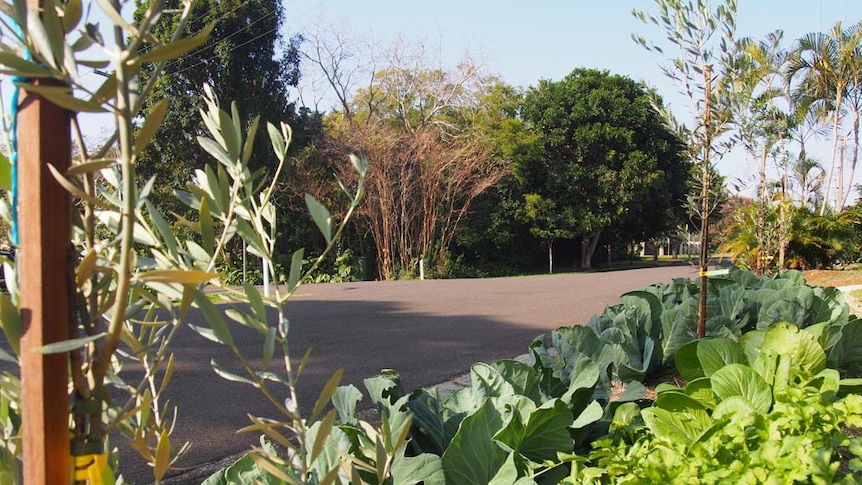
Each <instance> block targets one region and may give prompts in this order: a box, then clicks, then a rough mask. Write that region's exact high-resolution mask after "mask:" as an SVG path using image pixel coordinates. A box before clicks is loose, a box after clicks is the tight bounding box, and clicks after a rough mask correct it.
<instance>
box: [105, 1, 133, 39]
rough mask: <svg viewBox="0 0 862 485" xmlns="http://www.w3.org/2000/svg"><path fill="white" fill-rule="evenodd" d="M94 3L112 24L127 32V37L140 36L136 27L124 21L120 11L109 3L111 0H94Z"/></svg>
mask: <svg viewBox="0 0 862 485" xmlns="http://www.w3.org/2000/svg"><path fill="white" fill-rule="evenodd" d="M96 3H97V4H99V7H101V9H102V12H104V13H105V15H107V16H108V18H109V19H110V20H111V22H113V24H114V25H115V26H117V27H120V28H121V29H123V31H125V32H126V33H127V34H129V37H140V36H141V34H140V33H139V32H138V29H136V28H135V27H132V25H131V24H129V23H128V22H126V20H125V19H124V18H123V16H122V15H120V12H118V11H117V9H116V8H114V6H113V5H112V4H111V0H96Z"/></svg>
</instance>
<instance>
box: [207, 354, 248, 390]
mask: <svg viewBox="0 0 862 485" xmlns="http://www.w3.org/2000/svg"><path fill="white" fill-rule="evenodd" d="M210 365H212V367H213V370H214V371H215V373H216V374H218V375H219V376H220V377H221V378H222V379H227V380H229V381H233V382H242V383H243V384H251V385H252V386H254V385H255V383H254V381H252V380H251V379H247V378H245V377H242V376H238V375H236V374H234V373H233V372H228V371H226V370H224V369H222V368H221V366H220V365H218V363H217V362H216V361H215V359H212V360H211V361H210Z"/></svg>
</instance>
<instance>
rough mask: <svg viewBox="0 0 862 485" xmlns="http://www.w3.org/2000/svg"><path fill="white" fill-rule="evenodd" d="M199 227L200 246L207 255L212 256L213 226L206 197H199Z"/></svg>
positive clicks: (213, 243)
mask: <svg viewBox="0 0 862 485" xmlns="http://www.w3.org/2000/svg"><path fill="white" fill-rule="evenodd" d="M198 217H200V227H201V244H202V245H203V247H204V249H205V250H206V252H207V253H208V254H212V252H213V251H214V249H215V227H214V225H213V218H212V214H210V206H209V203H208V202H207V199H206V197H201V206H200V213H199V215H198Z"/></svg>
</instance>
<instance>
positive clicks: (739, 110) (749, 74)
mask: <svg viewBox="0 0 862 485" xmlns="http://www.w3.org/2000/svg"><path fill="white" fill-rule="evenodd" d="M783 35H784V34H783V32H782V31H780V30H776V31H775V32H772V33H770V34H769V35H767V37H766V39H765V40H762V41H760V42H754V41H753V40H751V39H749V38H744V39H742V40H740V41H739V42H738V43H737V45H736V48H737V52H738V53H739V55H738V56H737V57H736V59H735V60H736V63H735V69H734V83H733V86H734V94H735V96H733V101H734V106H735V110H734V120H735V124H736V125H737V127H738V131H739V139H740V141H741V142H742V145H743V146H744V147H745V149H746V151H748V152H749V154H751V156H752V157H755V158H759V159H760V172H759V175H760V191H759V195H758V203H757V206H758V218H757V219H758V222H757V240H758V241H759V243H758V249H757V252H758V258H757V264H756V265H755V271H756V273H757V274H762V271H763V263H764V262H765V248H764V241H765V237H766V234H765V230H766V213H767V211H768V207H767V205H768V204H769V203H770V199H771V198H770V197H768V194H767V178H766V160H767V158H768V156H769V154H770V153H772V152H773V151H774V149H775V148H776V147H777V146H778V145H779V144H780V143H781V142H782V141H783V140H785V139H787V128H788V125H789V120H790V118H791V116H790V115H789V114H787V113H785V112H783V111H782V109H781V108H780V107H779V104H777V101H778V100H779V98H780V97H781V96H782V95H783V93H784V92H785V89H784V84H785V82H784V77H783V75H782V74H783V71H784V70H785V67H786V64H787V59H788V53H787V51H786V50H785V49H784V48H783V47H782V46H781V42H782V39H783Z"/></svg>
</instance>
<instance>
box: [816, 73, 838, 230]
mask: <svg viewBox="0 0 862 485" xmlns="http://www.w3.org/2000/svg"><path fill="white" fill-rule="evenodd" d="M843 98H844V90H843V89H841V87H840V86H839V89H838V92H837V93H836V94H835V119H834V121H833V122H832V161H831V162H829V176H828V177H827V178H826V190H824V191H823V203H822V204H821V205H820V215H821V216H822V215H823V214H826V204H828V203H829V190H830V189H831V188H832V178H833V177H834V176H835V158H836V155H837V154H838V124H839V121H840V119H841V118H840V111H841V100H842V99H843Z"/></svg>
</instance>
